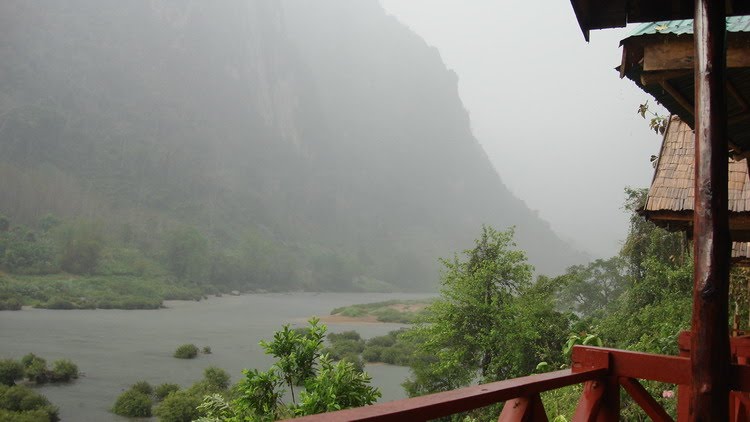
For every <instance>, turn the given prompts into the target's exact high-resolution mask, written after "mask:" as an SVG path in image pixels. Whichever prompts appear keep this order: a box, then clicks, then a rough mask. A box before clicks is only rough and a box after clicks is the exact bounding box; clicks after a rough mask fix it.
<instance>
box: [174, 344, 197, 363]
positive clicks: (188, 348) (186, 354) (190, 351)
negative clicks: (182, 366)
mask: <svg viewBox="0 0 750 422" xmlns="http://www.w3.org/2000/svg"><path fill="white" fill-rule="evenodd" d="M196 356H198V347H197V346H196V345H194V344H183V345H182V346H180V347H178V348H177V350H175V351H174V357H176V358H179V359H192V358H194V357H196Z"/></svg>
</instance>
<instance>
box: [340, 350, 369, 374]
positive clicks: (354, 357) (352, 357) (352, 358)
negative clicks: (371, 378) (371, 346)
mask: <svg viewBox="0 0 750 422" xmlns="http://www.w3.org/2000/svg"><path fill="white" fill-rule="evenodd" d="M340 360H343V361H346V362H349V363H351V364H352V365H354V369H355V370H357V371H359V372H362V371H363V370H364V369H365V365H364V363H363V362H362V359H360V357H359V354H357V353H347V354H345V355H343V356H341V358H340Z"/></svg>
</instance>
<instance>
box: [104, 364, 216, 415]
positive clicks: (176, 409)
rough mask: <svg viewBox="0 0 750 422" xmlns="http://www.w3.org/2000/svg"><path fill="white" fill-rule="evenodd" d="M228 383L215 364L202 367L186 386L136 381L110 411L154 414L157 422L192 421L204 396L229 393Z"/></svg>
mask: <svg viewBox="0 0 750 422" xmlns="http://www.w3.org/2000/svg"><path fill="white" fill-rule="evenodd" d="M229 383H230V377H229V374H228V373H227V372H226V371H224V370H223V369H220V368H217V367H214V366H209V367H207V368H206V369H204V370H203V379H201V380H200V381H198V382H196V383H194V384H193V385H192V386H190V387H189V388H186V389H182V388H180V386H179V385H177V384H172V383H164V384H160V385H158V386H156V387H152V386H151V384H149V383H148V382H146V381H139V382H137V383H135V384H133V385H131V386H130V388H128V389H127V390H126V391H125V392H123V393H122V394H121V395H120V396H119V397H118V398H117V400H116V402H115V404H114V405H113V406H112V412H113V413H115V414H117V415H120V416H127V417H145V416H151V415H152V414H153V415H156V416H158V417H159V420H160V421H166V422H191V421H193V420H195V419H197V418H199V417H200V416H201V412H200V410H199V409H198V406H199V405H200V404H201V401H202V400H203V398H204V397H206V396H211V395H218V396H220V397H228V396H229V395H230V391H229ZM154 406H156V407H155V408H154Z"/></svg>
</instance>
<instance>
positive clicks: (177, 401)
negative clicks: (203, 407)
mask: <svg viewBox="0 0 750 422" xmlns="http://www.w3.org/2000/svg"><path fill="white" fill-rule="evenodd" d="M200 404H201V397H199V396H196V395H193V394H190V393H188V392H187V391H176V392H174V393H172V394H170V395H168V396H167V397H166V398H165V399H164V401H162V402H161V404H160V405H159V407H157V408H156V416H158V417H159V421H160V422H189V421H192V420H195V419H198V416H199V414H198V410H197V408H198V406H200Z"/></svg>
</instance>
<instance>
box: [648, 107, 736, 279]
mask: <svg viewBox="0 0 750 422" xmlns="http://www.w3.org/2000/svg"><path fill="white" fill-rule="evenodd" d="M694 156H695V134H694V133H693V129H691V128H690V126H689V125H688V124H687V123H686V122H684V121H683V120H682V119H681V118H680V117H679V116H671V117H670V118H669V121H668V122H667V127H666V131H665V132H664V140H663V141H662V145H661V149H660V151H659V156H658V158H657V161H656V168H655V170H654V178H653V180H652V181H651V187H650V188H649V191H648V196H647V197H646V203H645V205H644V207H643V208H642V209H641V210H640V213H641V214H642V215H643V216H644V217H646V219H647V220H649V221H652V222H653V223H655V224H656V225H658V226H660V227H663V228H665V229H667V230H670V231H681V232H685V234H686V235H687V236H688V237H689V238H691V237H692V235H693V209H694V204H695V165H694V160H695V159H694ZM729 228H730V231H731V232H732V239H733V240H734V242H732V263H733V264H735V265H743V266H747V265H750V244H749V243H747V242H748V241H750V177H748V167H747V162H746V160H744V159H743V160H741V161H734V160H730V162H729Z"/></svg>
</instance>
